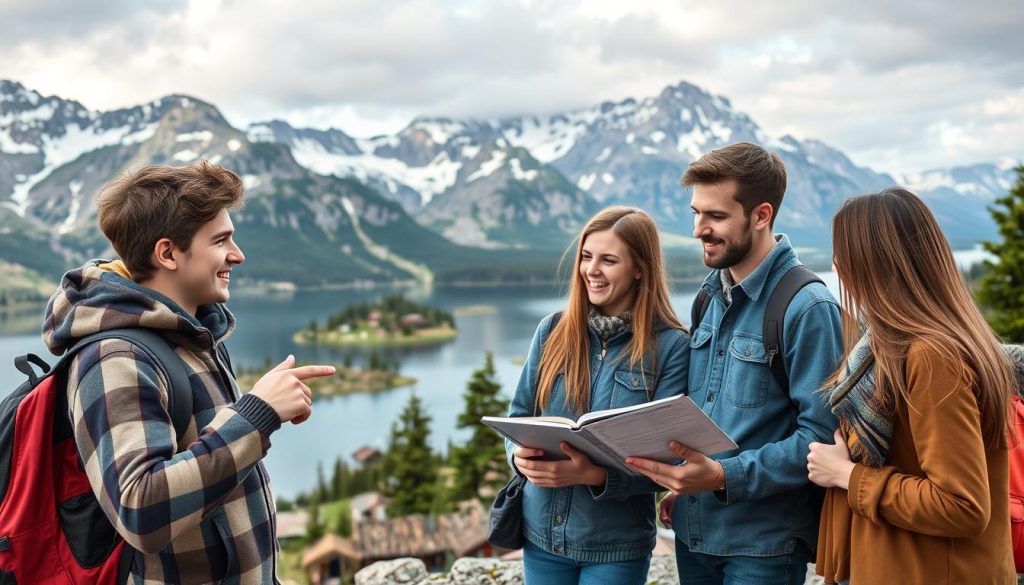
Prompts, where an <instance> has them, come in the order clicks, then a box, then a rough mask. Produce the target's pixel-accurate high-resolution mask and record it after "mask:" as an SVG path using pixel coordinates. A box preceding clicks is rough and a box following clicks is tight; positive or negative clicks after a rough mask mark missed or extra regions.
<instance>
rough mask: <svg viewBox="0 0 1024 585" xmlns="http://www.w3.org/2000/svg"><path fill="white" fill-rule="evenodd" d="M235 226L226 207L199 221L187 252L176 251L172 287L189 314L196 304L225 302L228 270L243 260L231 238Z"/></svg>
mask: <svg viewBox="0 0 1024 585" xmlns="http://www.w3.org/2000/svg"><path fill="white" fill-rule="evenodd" d="M234 233H235V226H234V224H232V223H231V217H230V216H229V215H228V212H227V210H226V209H222V210H221V211H220V213H218V214H217V216H216V217H214V218H213V219H212V220H210V221H208V222H206V223H205V224H203V226H202V227H201V228H199V231H197V232H196V235H195V236H194V237H193V238H192V244H191V245H190V246H189V249H188V252H179V254H181V262H180V264H179V269H178V270H177V273H176V275H175V278H174V280H175V288H176V289H177V292H178V299H179V300H180V302H182V306H183V308H185V309H186V310H189V311H191V312H192V313H193V314H194V313H195V310H196V308H197V307H199V306H200V305H210V304H214V303H224V302H227V300H228V297H229V296H230V293H229V292H228V286H229V285H230V284H231V269H232V267H233V266H235V265H236V264H241V263H242V262H245V255H244V254H242V250H241V248H239V247H238V245H237V244H235V241H234V239H233V236H234Z"/></svg>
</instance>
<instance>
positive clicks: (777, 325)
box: [762, 264, 822, 392]
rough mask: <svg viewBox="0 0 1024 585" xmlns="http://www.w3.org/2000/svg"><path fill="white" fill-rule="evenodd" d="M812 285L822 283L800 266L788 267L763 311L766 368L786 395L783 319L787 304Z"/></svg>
mask: <svg viewBox="0 0 1024 585" xmlns="http://www.w3.org/2000/svg"><path fill="white" fill-rule="evenodd" d="M812 282H822V280H821V279H820V278H818V275H817V274H815V273H814V272H812V271H811V269H810V268H807V267H806V266H804V265H803V264H798V265H796V266H794V267H792V268H790V269H789V270H788V271H787V272H786V274H784V275H783V276H782V280H780V281H779V284H778V285H776V286H775V289H774V290H773V291H772V294H771V296H770V297H768V307H767V309H765V312H764V326H763V329H762V333H763V340H764V349H765V351H766V352H767V353H768V367H769V368H770V369H771V371H772V376H774V377H775V381H776V382H778V384H779V386H780V387H781V388H782V389H783V390H785V391H786V392H789V376H788V375H787V374H786V360H784V359H782V356H781V354H782V349H783V348H782V342H783V339H784V338H783V331H782V327H783V323H784V321H785V318H786V309H788V308H789V303H790V302H791V301H792V300H793V297H794V296H796V293H798V292H800V289H802V288H803V287H805V286H807V285H808V284H811V283H812Z"/></svg>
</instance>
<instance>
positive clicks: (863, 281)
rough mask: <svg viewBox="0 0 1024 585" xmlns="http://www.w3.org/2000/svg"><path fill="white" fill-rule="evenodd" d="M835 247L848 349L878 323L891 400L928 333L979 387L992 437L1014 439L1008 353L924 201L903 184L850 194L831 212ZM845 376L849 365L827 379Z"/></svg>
mask: <svg viewBox="0 0 1024 585" xmlns="http://www.w3.org/2000/svg"><path fill="white" fill-rule="evenodd" d="M832 254H833V262H834V263H835V267H836V271H837V272H838V273H839V276H840V278H841V281H842V287H841V291H840V293H841V297H842V305H843V309H844V311H843V341H844V345H845V349H846V356H848V355H849V353H850V351H851V350H852V349H853V346H854V345H855V344H856V342H857V339H858V338H859V337H860V331H861V330H860V325H859V320H860V319H863V320H864V322H865V323H866V324H867V325H868V326H869V327H870V329H871V335H872V338H871V352H872V354H874V358H875V363H876V372H877V373H876V379H877V380H878V389H879V390H878V391H879V392H880V394H879V397H880V398H881V400H882V403H883V405H884V406H886V407H889V408H892V407H893V405H894V400H895V397H896V393H897V392H898V393H899V394H900V395H902V396H903V397H904V398H906V397H907V387H906V379H905V375H904V366H905V364H906V358H907V351H908V349H909V347H910V344H911V343H912V342H914V341H921V342H923V343H925V344H927V345H928V346H929V347H930V348H931V349H933V350H934V351H936V352H938V353H939V354H940V355H941V356H943V358H944V359H945V361H946V362H947V363H949V364H950V365H951V366H952V367H953V369H954V371H955V373H956V375H957V377H958V380H959V382H960V383H962V384H964V385H967V386H968V387H970V388H973V389H974V390H975V391H976V392H977V397H978V407H979V409H980V412H981V432H982V436H983V437H984V438H985V443H986V445H987V446H989V447H992V446H997V445H1000V444H1005V443H1003V441H1004V440H1005V437H1006V434H1007V431H1008V430H1009V428H1008V426H1007V425H1008V420H1007V419H1008V416H1007V415H1008V410H1007V409H1008V407H1009V405H1008V395H1009V392H1010V390H1011V388H1013V382H1012V375H1011V370H1010V366H1009V362H1008V361H1007V360H1006V358H1005V356H1004V355H1003V352H1002V349H1001V348H1000V345H999V340H998V339H997V338H996V336H995V334H994V333H993V332H992V329H991V328H989V326H988V324H987V323H986V322H985V319H984V317H982V315H981V312H980V311H979V310H978V307H977V305H975V303H974V299H973V298H972V297H971V293H970V291H969V290H968V288H967V285H966V283H965V282H964V280H963V276H961V274H960V272H959V271H958V270H957V267H956V264H955V262H954V261H953V253H952V252H951V251H950V248H949V244H948V243H947V242H946V238H945V236H943V235H942V231H941V230H940V229H939V225H938V222H936V221H935V217H934V216H933V215H932V213H931V211H929V210H928V207H927V206H925V204H924V202H923V201H921V199H920V198H918V197H917V196H916V195H914V194H913V193H911V192H909V191H907V190H906V189H901V188H897V187H892V188H889V189H886V190H884V191H882V192H880V193H875V194H872V195H862V196H859V197H854V198H852V199H849V200H847V201H846V202H845V203H843V205H842V206H841V207H840V208H839V211H838V212H837V213H836V216H835V218H834V219H833V220H832ZM845 361H846V360H845V356H844V360H843V363H845ZM844 375H845V372H844V368H843V367H840V368H839V369H838V370H837V371H836V372H835V373H833V374H832V376H831V377H830V378H829V379H828V380H827V381H826V382H825V387H831V386H833V385H835V384H836V383H837V382H838V381H839V380H841V379H842V377H843V376H844Z"/></svg>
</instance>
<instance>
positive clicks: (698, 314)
mask: <svg viewBox="0 0 1024 585" xmlns="http://www.w3.org/2000/svg"><path fill="white" fill-rule="evenodd" d="M710 305H711V295H709V294H708V291H706V290H704V287H703V286H702V287H700V290H699V291H697V296H696V298H694V299H693V304H692V305H691V306H690V335H693V332H694V331H696V330H697V328H698V327H700V322H701V321H703V320H704V314H705V313H707V312H708V307H709V306H710Z"/></svg>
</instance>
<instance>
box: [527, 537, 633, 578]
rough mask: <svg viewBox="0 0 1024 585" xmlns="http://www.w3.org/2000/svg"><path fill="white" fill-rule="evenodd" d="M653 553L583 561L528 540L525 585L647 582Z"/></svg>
mask: <svg viewBox="0 0 1024 585" xmlns="http://www.w3.org/2000/svg"><path fill="white" fill-rule="evenodd" d="M650 566H651V555H650V554H648V555H647V556H645V557H641V558H639V559H635V560H632V561H621V562H618V563H581V562H578V561H574V560H572V559H569V558H566V557H563V556H559V555H555V554H551V553H549V552H547V551H546V550H544V549H542V548H540V547H539V546H537V545H535V544H533V543H531V542H527V543H526V546H525V547H524V548H523V573H524V577H525V578H526V584H525V585H609V584H612V583H614V584H615V585H644V584H645V583H647V571H648V569H650Z"/></svg>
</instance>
